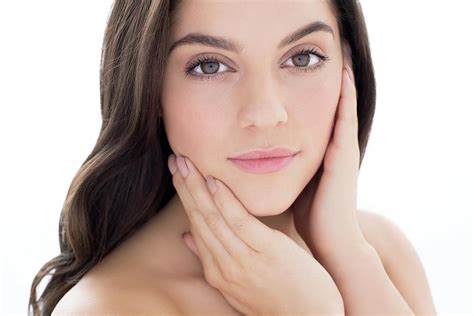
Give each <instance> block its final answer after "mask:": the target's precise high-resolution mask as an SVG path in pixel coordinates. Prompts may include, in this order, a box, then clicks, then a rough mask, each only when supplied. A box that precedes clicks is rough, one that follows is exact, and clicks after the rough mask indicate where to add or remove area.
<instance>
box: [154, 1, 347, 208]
mask: <svg viewBox="0 0 474 316" xmlns="http://www.w3.org/2000/svg"><path fill="white" fill-rule="evenodd" d="M177 17H178V19H177V20H176V23H175V24H174V25H173V29H172V34H171V39H170V40H171V44H172V43H175V42H176V41H177V40H179V39H182V38H183V37H185V36H186V35H188V34H190V33H201V34H205V35H209V36H215V37H219V38H220V39H225V40H227V41H229V42H232V43H234V46H235V47H232V46H230V47H225V46H223V45H221V46H222V47H213V46H212V45H210V44H204V43H203V42H201V43H200V44H196V43H192V41H184V42H183V43H182V44H181V45H177V46H175V47H174V49H173V50H171V52H170V55H169V56H168V61H167V65H166V69H165V76H164V81H163V86H162V96H161V104H162V110H163V120H164V124H165V129H166V133H167V135H168V140H169V143H170V146H171V148H172V150H173V152H174V153H175V154H177V155H183V156H186V157H189V158H190V159H191V161H193V162H194V164H195V165H196V167H197V168H198V169H199V171H200V172H201V173H202V174H203V176H206V175H208V174H210V175H212V176H213V177H215V178H217V179H219V180H221V181H222V182H224V183H225V184H226V185H227V186H228V187H229V188H230V189H231V190H232V191H233V192H234V194H235V196H236V197H237V198H238V199H239V200H240V202H241V203H242V204H243V205H244V206H245V207H246V208H247V210H248V211H249V212H250V213H252V214H253V215H255V216H270V215H277V214H280V213H282V212H285V211H286V210H287V209H288V208H289V207H290V206H291V204H292V203H293V202H294V201H295V199H296V198H297V197H298V195H299V194H300V193H301V191H302V190H303V189H304V187H305V186H306V184H308V182H309V181H310V180H311V178H312V177H313V175H314V174H315V172H316V171H317V170H318V168H319V166H320V164H321V162H322V160H323V158H324V154H325V151H326V147H327V144H328V141H329V138H330V136H331V132H332V128H333V123H334V117H335V113H336V108H337V104H338V100H339V93H340V87H341V74H342V66H343V65H342V54H341V46H340V41H339V30H338V28H337V20H336V18H335V16H334V15H333V13H332V11H331V8H330V5H329V3H328V1H323V0H319V1H318V0H313V1H309V0H308V1H303V0H299V1H288V0H286V1H277V0H271V1H264V0H261V1H215V0H194V1H193V0H188V1H186V0H185V1H183V3H182V7H181V8H180V11H179V12H178V16H177ZM317 21H320V22H322V23H324V24H327V25H328V26H329V27H330V28H331V29H332V32H330V31H328V30H326V29H324V28H323V29H320V30H318V29H317V28H316V30H314V31H313V32H305V33H304V34H300V35H299V36H296V37H294V38H293V40H294V41H291V42H290V41H288V39H289V37H288V36H289V35H290V34H292V33H294V32H295V31H298V30H301V28H302V27H305V26H308V25H309V24H311V23H314V22H317ZM210 43H223V42H222V41H210ZM227 46H229V45H227ZM232 48H235V51H234V50H232ZM306 49H308V50H312V51H313V52H315V53H316V54H322V55H324V56H327V57H329V59H328V60H326V61H324V60H323V59H322V58H319V57H318V56H317V55H314V54H313V52H307V53H303V55H299V54H301V51H302V50H306ZM298 55H299V56H298ZM198 59H199V60H200V61H201V62H199V61H197V60H198ZM209 59H210V60H209ZM203 60H204V61H203ZM191 67H192V68H191ZM316 67H317V68H316ZM188 68H191V69H189V70H188V71H189V74H188V75H186V69H188ZM312 68H313V69H312ZM305 70H307V71H305ZM266 147H288V148H290V149H293V150H295V151H298V152H299V153H298V154H297V155H296V156H295V157H294V158H293V159H292V161H291V162H290V164H288V165H286V166H285V167H284V168H283V169H280V170H278V171H276V172H271V173H260V174H256V173H249V172H245V171H242V170H241V169H239V168H237V167H236V166H235V165H234V164H233V163H232V162H231V161H230V160H229V159H228V158H229V157H232V156H235V155H238V154H240V153H243V152H247V151H251V150H255V149H260V148H266Z"/></svg>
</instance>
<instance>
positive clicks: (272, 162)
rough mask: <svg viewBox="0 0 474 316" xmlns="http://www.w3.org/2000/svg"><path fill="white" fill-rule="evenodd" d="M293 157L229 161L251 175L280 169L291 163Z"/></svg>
mask: <svg viewBox="0 0 474 316" xmlns="http://www.w3.org/2000/svg"><path fill="white" fill-rule="evenodd" d="M295 156H296V154H294V155H293V156H287V157H275V158H264V159H245V160H244V159H229V160H230V161H232V162H233V163H234V164H235V165H236V166H237V167H238V168H240V169H242V170H243V171H246V172H252V173H268V172H274V171H278V170H280V169H282V168H283V167H285V166H286V165H287V164H289V163H290V162H291V160H292V159H293V157H295Z"/></svg>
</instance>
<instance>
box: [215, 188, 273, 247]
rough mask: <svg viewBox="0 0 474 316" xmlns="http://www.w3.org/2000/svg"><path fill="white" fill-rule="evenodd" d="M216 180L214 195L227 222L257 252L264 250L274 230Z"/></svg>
mask: <svg viewBox="0 0 474 316" xmlns="http://www.w3.org/2000/svg"><path fill="white" fill-rule="evenodd" d="M215 182H216V186H217V191H216V192H215V193H214V194H212V197H213V200H214V203H215V204H216V205H217V207H218V208H219V209H220V210H221V212H222V214H223V216H224V218H225V220H226V222H227V223H229V225H230V227H231V228H232V230H233V231H234V233H235V234H236V235H237V236H238V237H239V238H240V239H241V240H243V241H244V242H245V243H246V244H247V245H248V246H249V247H250V248H252V249H253V250H254V251H256V252H262V251H264V250H265V249H266V248H267V247H268V245H269V241H270V240H272V236H273V234H274V230H273V229H271V228H270V227H268V226H266V225H265V224H263V223H262V222H260V221H259V220H258V219H257V218H255V217H254V216H253V215H252V214H250V213H249V212H248V211H247V209H246V208H245V207H244V206H243V205H242V203H240V201H239V200H238V199H237V197H236V196H235V195H234V193H233V192H232V191H231V190H230V189H229V188H228V187H227V186H226V185H225V184H224V183H222V182H221V181H220V180H218V179H215Z"/></svg>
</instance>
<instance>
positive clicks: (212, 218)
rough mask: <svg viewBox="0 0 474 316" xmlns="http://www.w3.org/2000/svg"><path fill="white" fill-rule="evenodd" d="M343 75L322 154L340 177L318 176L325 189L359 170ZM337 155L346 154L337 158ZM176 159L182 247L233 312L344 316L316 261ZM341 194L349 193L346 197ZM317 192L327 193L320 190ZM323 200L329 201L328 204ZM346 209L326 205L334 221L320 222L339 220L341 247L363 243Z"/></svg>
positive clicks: (348, 85) (350, 86)
mask: <svg viewBox="0 0 474 316" xmlns="http://www.w3.org/2000/svg"><path fill="white" fill-rule="evenodd" d="M344 73H345V74H344V75H343V83H342V89H341V91H342V92H341V98H340V102H339V106H338V107H339V110H338V115H337V123H336V125H335V126H336V127H335V134H334V139H333V142H332V143H331V145H329V147H328V155H327V157H328V158H327V161H328V163H329V162H331V164H330V167H331V168H330V169H328V170H330V171H331V173H330V175H333V174H334V169H339V168H340V169H341V171H338V172H336V173H335V174H336V175H339V176H338V177H335V178H334V180H333V181H329V180H331V177H328V176H325V177H323V178H322V179H324V180H325V181H324V182H323V184H325V185H327V186H330V185H331V182H332V183H334V181H341V180H344V179H345V178H344V177H343V176H341V174H342V175H344V172H348V171H349V170H352V172H351V174H350V175H351V176H353V174H354V172H353V169H354V167H355V168H356V169H357V167H358V160H356V159H355V158H356V157H355V154H356V153H357V152H356V150H355V149H356V148H355V146H354V145H353V144H352V143H353V133H354V126H353V122H354V118H353V116H357V115H356V111H355V108H354V102H353V101H354V99H353V96H352V94H354V87H353V84H352V81H351V79H350V77H349V76H351V75H349V74H348V73H347V72H344ZM351 89H352V90H351ZM355 122H357V121H355ZM355 128H357V127H355ZM348 153H350V155H348ZM337 155H348V156H347V157H344V156H343V157H341V158H339V157H338V156H337ZM174 159H175V158H174V155H171V156H170V158H169V164H170V171H171V172H172V173H173V184H174V186H175V188H176V190H177V193H178V195H179V196H180V199H181V201H182V202H183V205H184V207H185V209H186V212H187V215H188V217H189V220H190V223H191V234H190V235H189V236H186V237H185V241H186V244H187V245H188V246H189V247H190V249H191V250H192V251H193V252H194V253H195V254H196V255H197V256H198V257H199V259H200V260H201V262H202V265H203V269H204V271H205V276H206V279H207V281H208V282H209V284H210V285H212V286H214V287H216V288H217V289H219V290H220V291H221V292H222V294H223V295H224V297H225V298H226V299H227V300H228V301H229V303H230V304H231V305H232V306H234V307H235V308H236V309H238V310H239V311H241V312H243V313H245V314H249V313H251V314H273V315H276V314H281V315H285V314H288V313H290V314H291V313H332V314H338V313H339V314H344V306H343V301H342V296H341V295H340V293H339V290H338V289H337V287H336V285H335V283H334V281H333V280H332V278H331V277H330V276H329V274H328V272H327V271H326V270H325V269H324V267H323V266H322V265H321V264H320V263H319V262H318V261H316V260H315V259H314V258H313V257H311V255H310V254H308V253H307V252H305V251H304V250H303V249H302V248H301V247H300V246H299V245H297V244H296V243H294V242H293V241H292V240H291V239H290V238H289V237H288V236H286V235H285V234H283V233H281V232H279V231H276V230H273V229H271V228H269V227H267V226H265V225H264V224H263V223H261V222H260V221H259V220H258V219H256V218H255V217H254V216H253V215H251V214H250V213H249V212H248V211H247V210H246V209H245V207H244V206H243V205H242V204H241V203H240V201H239V200H238V199H237V198H236V197H235V196H234V194H233V193H232V191H231V190H230V189H229V188H228V187H227V186H226V185H225V184H224V183H223V182H221V181H219V179H215V181H213V180H212V176H210V175H209V176H207V177H206V178H204V177H203V176H202V175H201V174H200V173H199V171H198V170H197V169H196V167H195V166H194V165H193V163H192V162H191V161H190V160H189V158H187V157H182V156H178V157H177V158H176V161H175V160H174ZM338 164H339V165H338ZM356 164H357V165H356ZM176 170H179V172H176ZM328 178H329V180H327V179H328ZM206 180H207V181H206ZM206 182H207V183H208V185H209V187H208V188H206V186H205V185H206ZM332 185H333V186H334V184H332ZM213 188H217V190H216V192H215V193H212V189H213ZM345 189H346V191H347V193H348V194H350V192H351V191H350V190H349V189H348V188H347V187H346V188H345ZM322 192H326V193H327V192H329V190H328V189H324V188H323V190H322ZM347 193H346V194H347ZM319 199H321V194H320V195H319ZM326 201H328V202H332V200H331V199H327V200H326ZM323 202H325V201H323ZM349 203H350V202H349ZM320 204H321V202H320V203H319V204H318V205H320ZM350 205H351V206H352V204H350ZM326 206H327V205H326ZM344 206H345V205H336V206H334V207H332V206H329V209H330V210H335V211H337V212H338V213H337V214H334V215H333V217H335V218H331V216H325V217H323V218H327V219H330V223H329V225H337V223H336V220H337V219H339V220H340V221H341V224H342V225H341V228H344V229H345V230H344V231H341V232H340V234H342V235H344V233H345V232H349V233H350V234H345V235H344V236H348V237H349V238H350V237H351V236H352V237H354V238H352V239H351V240H348V239H347V240H346V241H347V242H346V244H347V245H348V244H349V242H352V243H354V242H362V241H363V240H364V239H363V235H362V233H361V231H360V228H358V226H356V227H357V228H358V229H359V230H358V232H359V235H356V234H354V232H357V230H355V229H354V227H353V226H350V225H349V224H350V223H352V222H350V221H348V219H350V215H347V214H345V213H343V212H342V211H339V209H341V208H342V207H344ZM354 212H355V205H354ZM349 214H350V213H349ZM354 214H355V213H354ZM356 224H357V222H356ZM319 225H320V226H324V225H325V224H324V223H319ZM308 229H312V228H308ZM328 232H329V233H331V235H330V236H331V237H335V236H336V235H334V233H333V231H332V230H325V231H321V233H328ZM320 235H321V234H320ZM314 236H316V235H314ZM321 236H323V235H321ZM323 240H325V241H327V240H328V237H326V236H323ZM304 294H306V295H304Z"/></svg>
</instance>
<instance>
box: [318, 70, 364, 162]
mask: <svg viewBox="0 0 474 316" xmlns="http://www.w3.org/2000/svg"><path fill="white" fill-rule="evenodd" d="M336 117H337V119H336V125H335V127H334V133H333V137H332V139H331V143H330V146H331V147H333V148H332V149H331V150H336V151H343V152H345V156H346V157H347V158H350V160H351V161H352V160H353V159H354V158H355V156H359V142H358V117H357V96H356V89H355V85H354V82H353V81H352V80H351V79H350V75H349V73H348V72H347V71H346V70H345V69H344V71H343V75H342V85H341V94H340V98H339V104H338V109H337V114H336ZM334 155H338V156H344V155H341V154H340V153H337V154H336V153H335V154H334ZM357 163H358V161H357ZM357 165H358V164H357ZM325 167H326V165H325Z"/></svg>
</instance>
